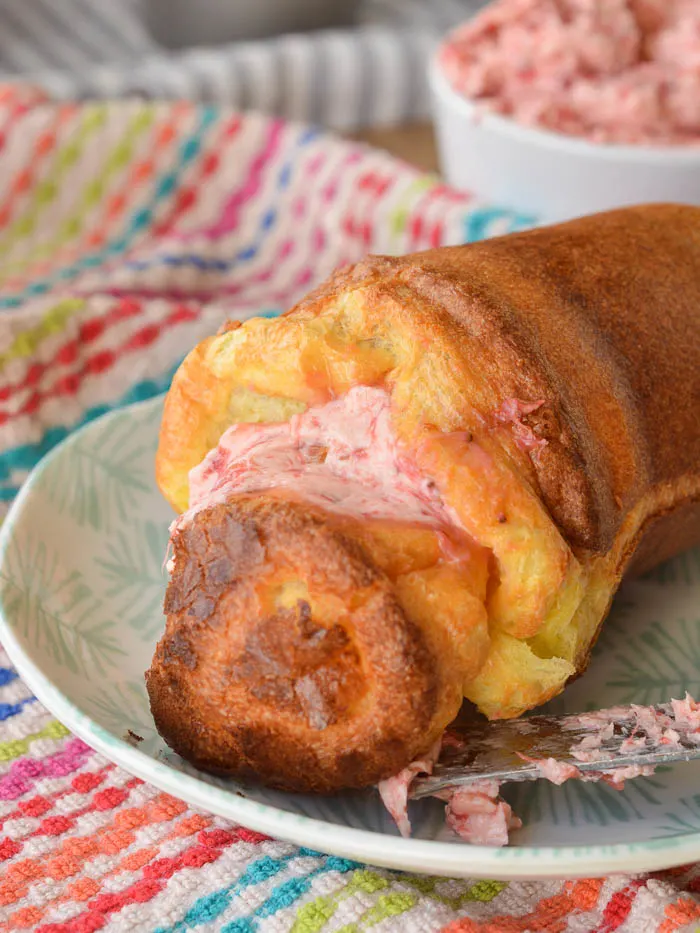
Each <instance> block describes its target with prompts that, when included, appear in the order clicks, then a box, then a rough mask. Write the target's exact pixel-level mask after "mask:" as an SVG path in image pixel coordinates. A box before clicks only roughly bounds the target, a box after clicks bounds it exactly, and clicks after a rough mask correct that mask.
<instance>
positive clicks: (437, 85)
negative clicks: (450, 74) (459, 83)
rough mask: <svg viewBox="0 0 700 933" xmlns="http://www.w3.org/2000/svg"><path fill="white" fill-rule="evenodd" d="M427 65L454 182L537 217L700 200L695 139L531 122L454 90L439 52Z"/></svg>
mask: <svg viewBox="0 0 700 933" xmlns="http://www.w3.org/2000/svg"><path fill="white" fill-rule="evenodd" d="M429 72H430V73H429V79H430V86H431V91H432V98H433V112H434V118H435V130H436V135H437V143H438V151H439V154H440V162H441V168H442V173H443V175H444V177H445V179H446V180H447V182H448V183H449V184H450V185H452V186H453V187H455V188H458V189H461V190H464V191H471V192H472V193H473V194H475V195H476V196H477V197H479V198H483V199H485V200H487V201H489V202H492V203H493V204H496V205H502V206H505V207H509V208H512V209H514V210H517V211H519V212H521V213H525V214H528V215H533V216H535V217H537V218H539V219H542V220H565V219H567V218H571V217H578V216H581V215H583V214H592V213H595V212H596V211H601V210H606V209H608V208H613V207H622V206H625V205H629V204H640V203H645V202H649V201H676V202H683V203H687V204H699V205H700V146H699V147H697V148H687V147H680V146H679V147H671V146H669V147H665V148H664V147H660V146H659V147H653V146H618V145H605V144H602V143H591V142H588V141H587V140H585V139H580V138H578V137H575V136H564V135H563V134H560V133H552V132H549V131H547V130H540V129H533V128H531V127H529V126H523V125H521V124H519V123H516V122H515V120H511V119H508V118H507V117H501V116H498V115H497V114H489V113H485V112H484V111H483V109H482V108H478V107H477V106H476V105H475V104H474V103H473V102H472V101H470V100H468V99H467V98H465V97H463V96H462V95H461V94H458V93H457V92H456V91H455V90H453V89H452V87H451V86H450V84H449V82H448V80H447V78H446V77H445V75H444V73H443V70H442V68H441V66H440V63H439V61H438V56H437V55H435V56H434V57H433V58H432V61H431V63H430V68H429Z"/></svg>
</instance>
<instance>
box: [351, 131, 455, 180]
mask: <svg viewBox="0 0 700 933" xmlns="http://www.w3.org/2000/svg"><path fill="white" fill-rule="evenodd" d="M355 139H361V140H362V141H363V142H366V143H369V144H370V145H371V146H376V147H377V148H378V149H386V150H388V151H389V152H390V153H391V154H392V155H395V156H398V157H399V158H400V159H405V160H406V162H410V163H411V164H413V165H416V166H418V168H422V169H425V170H426V171H429V172H437V171H438V159H437V152H436V149H435V137H434V136H433V129H432V126H431V125H430V124H429V123H412V124H407V125H406V126H400V127H387V128H386V129H371V130H363V131H362V132H361V133H357V134H356V135H355Z"/></svg>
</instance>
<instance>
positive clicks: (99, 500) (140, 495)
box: [0, 399, 700, 878]
mask: <svg viewBox="0 0 700 933" xmlns="http://www.w3.org/2000/svg"><path fill="white" fill-rule="evenodd" d="M161 409H162V401H161V400H159V399H157V400H155V401H150V402H145V403H143V404H141V405H137V406H134V407H132V408H128V409H123V410H121V411H119V412H115V413H113V414H110V415H107V416H106V417H104V418H103V419H101V420H100V421H97V422H94V423H93V424H91V425H89V426H88V427H86V428H84V429H83V430H82V431H80V432H79V433H77V434H75V435H73V436H72V437H70V438H69V439H68V440H67V441H66V442H64V443H63V444H62V445H61V446H60V447H58V448H57V449H56V450H54V451H53V452H52V453H51V454H50V455H49V456H48V457H47V458H46V459H45V460H44V461H43V462H42V463H41V464H40V466H39V467H38V468H37V469H36V470H35V471H34V473H33V474H32V476H31V477H30V479H29V481H28V482H27V483H26V485H25V486H24V488H23V490H22V492H21V494H20V496H19V497H18V499H17V501H16V502H15V504H14V506H13V508H12V510H11V512H10V514H9V516H8V518H7V519H6V522H5V525H4V527H3V530H2V534H1V536H0V610H1V613H2V619H1V621H0V636H1V637H2V640H3V642H4V643H5V646H6V648H7V651H8V653H9V654H10V657H11V658H12V660H13V662H14V663H15V664H16V666H17V668H18V669H19V671H20V673H21V674H22V675H23V677H24V678H25V680H26V681H27V683H28V684H29V685H30V686H31V687H32V689H33V690H34V692H35V693H36V695H37V696H38V697H39V699H40V700H41V701H42V702H43V703H44V704H45V705H46V706H47V707H49V709H51V710H52V711H53V712H54V713H55V714H56V716H58V718H59V719H61V720H62V721H63V722H64V723H65V724H66V725H67V726H68V727H69V728H71V729H72V730H73V731H74V732H76V733H77V734H78V735H79V736H81V737H82V738H83V739H84V740H85V741H86V742H88V743H89V744H90V745H92V746H93V747H94V748H96V749H98V750H99V751H101V752H102V753H103V754H105V755H107V756H108V757H109V758H111V759H113V760H114V761H116V762H117V763H118V764H120V765H121V766H122V767H124V768H126V769H127V770H129V771H131V772H133V773H134V774H136V775H138V776H139V777H142V778H144V779H145V780H147V781H151V782H152V783H153V784H156V785H158V786H159V787H161V788H163V789H164V790H166V791H168V792H170V793H172V794H176V795H177V796H179V797H182V798H183V799H185V800H187V801H189V802H190V803H192V804H194V805H196V806H199V807H202V808H205V809H208V810H211V811H213V812H215V813H218V814H220V815H222V816H226V817H230V818H231V819H233V820H236V821H238V822H240V823H243V824H245V825H247V826H250V827H252V828H255V829H258V830H260V831H262V832H268V833H270V834H272V835H275V836H277V837H281V838H284V839H288V840H291V841H293V842H296V843H299V844H302V845H306V846H311V847H312V848H316V849H320V850H323V851H329V852H334V853H337V854H339V855H344V856H346V857H350V858H357V859H360V860H362V861H367V862H370V863H374V864H376V865H385V866H389V867H394V868H403V869H407V870H411V871H425V872H431V873H435V874H442V875H453V876H468V877H479V876H491V877H498V878H527V877H529V878H535V877H556V876H567V877H574V876H582V875H596V874H598V875H600V874H604V873H608V872H613V871H619V872H622V871H624V872H630V871H641V870H645V869H657V868H662V867H667V866H670V865H674V864H681V863H683V862H687V861H691V860H694V859H698V858H700V762H694V763H692V764H685V765H678V766H676V767H674V768H673V769H670V768H669V769H664V770H660V771H659V773H658V774H657V775H656V776H654V777H653V778H643V779H639V780H636V781H632V782H629V783H628V785H627V789H626V790H625V791H624V792H622V793H619V792H616V791H613V790H611V789H610V788H608V787H605V786H602V787H601V786H597V785H586V784H581V783H578V782H576V781H572V782H570V783H568V784H565V785H564V786H563V787H553V786H552V785H550V784H547V783H546V782H538V783H537V784H533V785H523V786H520V787H513V788H511V789H508V790H507V791H506V796H507V797H509V799H510V800H511V803H512V804H513V806H514V808H515V810H516V812H517V813H519V814H520V816H522V818H523V820H524V822H525V828H524V829H523V830H521V831H520V832H518V833H515V834H514V837H513V844H512V845H511V846H509V847H508V848H506V849H490V848H482V847H477V846H468V845H464V844H462V843H459V842H456V841H454V840H453V839H451V838H450V836H449V834H448V833H447V832H446V831H445V829H444V828H443V826H442V819H441V807H440V805H439V804H438V803H437V802H431V801H428V802H421V803H419V804H414V805H413V813H412V817H413V824H414V830H415V834H414V838H413V839H410V840H405V839H401V838H399V837H398V836H397V833H396V831H395V829H394V828H393V826H392V824H391V822H390V820H389V819H388V818H387V816H386V815H385V813H384V811H383V809H382V807H381V806H380V804H379V801H378V798H377V796H376V794H374V793H373V792H367V793H362V794H360V793H355V794H343V795H339V796H337V797H334V798H323V797H305V796H295V795H292V794H281V793H276V792H272V791H268V790H265V789H264V788H261V787H257V786H242V785H238V784H235V783H233V782H231V781H224V780H220V779H217V778H213V777H211V776H209V775H206V774H203V773H200V772H197V771H196V770H195V769H193V768H191V767H189V766H188V765H187V764H186V763H184V762H183V761H181V760H180V759H179V758H178V757H177V756H176V755H174V754H173V753H172V752H170V751H169V750H168V749H167V748H166V746H165V745H164V743H163V742H162V741H161V739H160V737H159V736H158V735H157V733H156V732H155V730H154V727H153V723H152V721H151V717H150V714H149V710H148V702H147V698H146V691H145V688H144V680H143V672H144V670H145V669H146V667H147V666H148V663H149V660H150V657H151V653H152V651H153V647H154V644H155V642H156V640H157V638H158V635H159V632H160V630H161V627H162V617H161V602H162V598H163V591H164V587H165V573H164V570H163V559H164V553H165V545H166V541H167V527H168V524H169V522H170V520H171V518H172V515H171V513H170V511H169V509H168V506H167V505H166V504H165V502H164V501H163V500H162V499H161V497H160V495H159V493H158V491H157V489H156V486H155V482H154V479H153V458H154V453H155V449H156V439H157V432H158V424H159V421H160V415H161ZM686 689H687V690H690V691H691V692H694V693H695V694H696V695H698V694H700V551H693V552H690V553H687V554H685V555H683V556H681V557H679V558H677V559H676V560H674V561H672V562H671V563H669V564H666V565H665V566H664V567H662V568H661V569H659V570H658V571H656V572H655V573H654V574H653V575H651V576H649V577H647V578H646V579H643V580H639V581H636V582H630V583H628V584H626V585H625V586H624V587H623V589H622V591H621V592H620V594H619V596H618V599H617V600H616V603H615V608H614V611H613V614H612V617H611V619H610V620H609V621H608V623H607V624H606V626H605V630H604V634H603V637H602V638H601V640H600V643H599V645H598V648H597V649H596V652H595V655H594V658H593V661H592V663H591V666H590V669H589V671H588V673H587V674H586V675H585V676H584V677H583V678H581V679H580V680H578V681H577V682H576V683H575V684H573V685H572V686H571V688H570V689H569V690H568V691H567V692H566V695H565V696H564V697H562V698H559V699H558V700H557V701H556V702H555V703H553V704H551V705H552V707H554V708H555V709H556V710H557V711H576V710H583V709H591V708H595V707H596V706H604V705H611V704H614V703H629V702H639V703H650V702H654V701H658V700H663V699H665V698H668V697H670V696H682V695H683V692H684V691H685V690H686ZM128 730H131V731H132V732H134V733H137V734H138V735H140V736H143V741H142V742H141V743H140V744H138V746H137V747H134V745H133V744H132V743H131V742H130V740H129V734H128Z"/></svg>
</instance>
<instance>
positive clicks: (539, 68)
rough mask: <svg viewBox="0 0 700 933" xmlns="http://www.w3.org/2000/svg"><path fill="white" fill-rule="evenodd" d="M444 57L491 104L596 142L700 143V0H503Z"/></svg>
mask: <svg viewBox="0 0 700 933" xmlns="http://www.w3.org/2000/svg"><path fill="white" fill-rule="evenodd" d="M440 64H441V66H442V68H443V71H444V73H445V75H446V77H447V79H448V81H449V82H450V84H451V85H452V87H453V88H454V89H455V90H456V91H457V92H458V93H460V94H463V95H464V96H465V97H467V98H469V99H470V100H473V101H476V102H477V103H481V104H483V105H484V107H485V109H487V110H490V111H493V112H496V113H499V114H502V115H504V116H509V117H513V118H514V119H515V120H517V121H518V122H520V123H524V124H528V125H532V126H538V127H541V128H544V129H548V130H553V131H555V132H558V133H565V134H568V135H573V136H583V137H586V138H588V139H590V140H592V141H595V142H605V143H622V144H651V145H697V144H698V143H700V3H698V2H697V0H497V2H495V3H491V4H489V6H488V7H486V9H484V10H483V11H482V12H481V13H480V14H479V15H477V16H476V17H475V18H474V19H472V20H471V21H469V22H468V23H466V24H465V25H464V26H462V27H461V28H459V29H457V30H456V31H455V32H454V33H453V34H452V35H451V36H450V37H449V38H448V40H447V41H446V42H445V44H444V45H443V46H442V49H441V51H440Z"/></svg>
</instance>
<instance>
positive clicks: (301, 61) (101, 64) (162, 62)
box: [0, 0, 485, 131]
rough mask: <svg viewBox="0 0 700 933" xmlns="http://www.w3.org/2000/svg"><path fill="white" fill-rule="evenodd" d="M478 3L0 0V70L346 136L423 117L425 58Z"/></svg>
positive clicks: (60, 94) (54, 90) (63, 90)
mask: <svg viewBox="0 0 700 933" xmlns="http://www.w3.org/2000/svg"><path fill="white" fill-rule="evenodd" d="M484 5H485V4H484V2H483V0H482V2H479V0H0V23H1V24H2V28H1V29H0V72H1V75H0V77H1V78H2V79H3V80H15V79H17V78H24V79H27V78H28V79H31V80H32V81H33V82H36V83H37V84H39V85H41V86H42V87H43V88H45V89H46V90H47V91H48V92H49V93H50V94H51V96H53V97H55V98H63V99H66V98H73V99H75V98H77V99H86V98H106V97H120V96H125V95H133V94H138V95H142V96H144V97H153V98H181V97H186V98H191V99H196V100H203V101H210V102H211V101H213V102H221V103H226V104H230V105H233V106H235V107H240V108H253V109H258V110H263V111H266V112H268V113H275V114H279V115H281V116H285V117H289V118H292V119H299V120H309V121H312V122H315V123H319V124H322V125H324V126H328V127H332V128H335V129H339V130H345V131H352V130H359V129H364V128H371V127H377V126H392V125H399V124H407V123H412V122H415V121H421V120H425V119H426V118H427V116H428V112H429V101H428V90H427V81H426V62H427V59H428V56H429V54H430V51H431V50H432V48H433V47H434V45H435V43H436V42H437V40H438V38H439V37H440V36H441V35H442V34H444V33H445V31H447V30H448V29H450V28H451V27H453V26H454V25H456V24H457V23H459V22H461V21H462V20H464V19H465V18H467V17H468V16H469V15H470V14H471V13H473V12H474V11H476V10H478V9H479V8H480V7H481V6H484Z"/></svg>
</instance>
